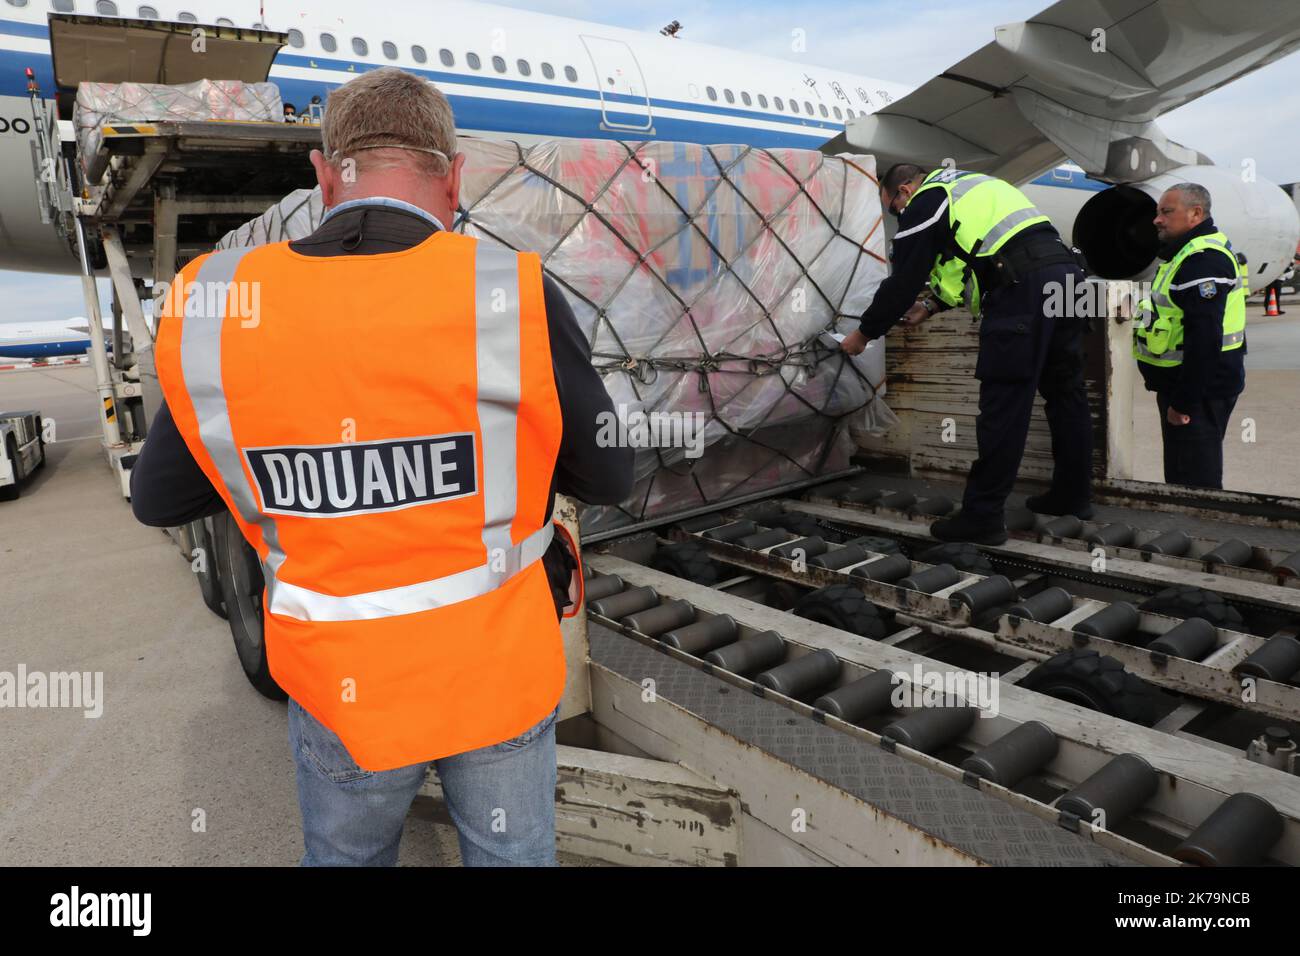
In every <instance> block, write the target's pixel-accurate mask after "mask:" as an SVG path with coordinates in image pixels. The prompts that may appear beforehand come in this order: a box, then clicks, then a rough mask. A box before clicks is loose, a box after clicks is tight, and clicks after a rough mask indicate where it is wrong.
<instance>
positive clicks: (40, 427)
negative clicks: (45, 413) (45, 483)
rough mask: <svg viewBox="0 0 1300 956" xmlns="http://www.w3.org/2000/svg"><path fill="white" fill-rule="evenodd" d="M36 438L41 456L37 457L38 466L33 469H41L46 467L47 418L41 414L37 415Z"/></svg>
mask: <svg viewBox="0 0 1300 956" xmlns="http://www.w3.org/2000/svg"><path fill="white" fill-rule="evenodd" d="M36 440H37V447H38V448H39V449H40V452H41V456H40V457H39V458H37V459H36V467H35V468H33V469H32V470H33V471H40V470H41V469H42V468H44V467H45V419H43V418H41V416H40V415H37V416H36Z"/></svg>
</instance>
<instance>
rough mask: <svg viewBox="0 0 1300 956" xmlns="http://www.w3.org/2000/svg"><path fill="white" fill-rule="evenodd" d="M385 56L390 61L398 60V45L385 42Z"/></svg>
mask: <svg viewBox="0 0 1300 956" xmlns="http://www.w3.org/2000/svg"><path fill="white" fill-rule="evenodd" d="M383 50H384V56H386V57H387V58H388V59H390V60H396V59H397V44H396V43H392V42H390V41H388V40H385V41H384V43H383Z"/></svg>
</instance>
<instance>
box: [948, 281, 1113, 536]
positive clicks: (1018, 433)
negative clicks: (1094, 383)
mask: <svg viewBox="0 0 1300 956" xmlns="http://www.w3.org/2000/svg"><path fill="white" fill-rule="evenodd" d="M1071 273H1073V274H1074V286H1073V288H1075V289H1077V288H1079V287H1080V285H1081V284H1082V283H1083V281H1084V275H1083V272H1082V271H1080V270H1079V269H1078V268H1076V267H1074V266H1071V265H1068V264H1065V263H1061V264H1057V265H1050V266H1044V267H1043V268H1041V269H1036V270H1034V271H1033V272H1030V273H1027V274H1026V275H1024V276H1022V277H1021V279H1020V281H1019V282H1017V283H1015V284H1013V285H1010V286H1004V287H1003V288H1000V289H995V290H994V291H993V292H990V293H989V294H988V295H987V296H986V297H985V299H984V303H983V310H982V311H983V318H982V319H981V320H980V327H979V358H978V359H977V360H976V363H975V377H976V378H977V379H979V383H980V395H979V417H978V418H977V419H976V421H975V438H976V442H977V443H978V446H979V458H978V459H977V460H976V462H975V464H974V465H973V466H972V468H971V470H970V476H969V477H968V478H967V481H966V493H965V495H964V497H963V499H962V511H963V512H964V513H965V514H966V515H967V516H968V517H969V518H971V519H973V520H975V521H978V522H979V523H981V524H985V523H987V524H992V525H1001V524H1002V521H1003V509H1004V506H1005V504H1006V500H1007V495H1009V494H1010V493H1011V488H1012V486H1013V485H1014V484H1015V481H1016V473H1017V472H1018V471H1019V470H1020V459H1021V458H1022V457H1023V456H1024V453H1025V439H1026V438H1027V437H1028V435H1029V418H1030V415H1031V414H1032V412H1033V407H1034V392H1035V391H1037V392H1038V393H1039V394H1041V395H1042V396H1043V399H1044V401H1045V402H1046V412H1047V424H1048V427H1049V428H1050V430H1051V433H1052V457H1053V459H1054V460H1055V467H1054V470H1053V472H1052V486H1051V490H1050V492H1049V493H1050V495H1051V497H1052V499H1053V500H1054V501H1056V502H1059V503H1062V504H1063V505H1065V506H1067V507H1075V506H1078V505H1082V504H1084V503H1086V502H1087V501H1088V500H1089V498H1090V490H1089V481H1090V477H1091V468H1092V422H1091V418H1090V416H1089V412H1088V397H1087V393H1086V391H1085V390H1084V384H1083V334H1084V327H1085V323H1086V319H1084V318H1078V317H1072V316H1069V315H1067V316H1055V317H1054V316H1051V315H1048V314H1047V312H1048V303H1049V300H1051V301H1052V302H1053V304H1054V305H1058V306H1063V307H1064V308H1065V309H1067V310H1068V309H1069V308H1070V307H1071V306H1072V305H1073V300H1074V297H1073V296H1072V295H1067V294H1066V292H1068V290H1069V289H1070V288H1071V287H1070V286H1069V285H1067V283H1068V281H1069V280H1068V276H1069V275H1070V274H1071ZM1052 283H1057V284H1059V287H1058V288H1059V290H1062V291H1058V293H1057V294H1056V295H1055V296H1054V297H1053V296H1052V288H1053V287H1052Z"/></svg>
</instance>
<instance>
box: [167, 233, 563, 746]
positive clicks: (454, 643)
mask: <svg viewBox="0 0 1300 956" xmlns="http://www.w3.org/2000/svg"><path fill="white" fill-rule="evenodd" d="M160 314H161V316H162V318H161V320H160V322H159V328H158V336H157V343H156V345H155V354H156V358H157V368H158V379H159V382H160V384H161V385H162V390H163V394H164V396H165V397H166V400H167V404H168V406H169V408H170V409H171V412H172V416H173V417H174V418H175V420H176V425H177V427H178V429H179V430H180V433H181V436H182V437H183V438H184V439H185V443H186V445H188V446H189V449H190V451H191V452H192V453H193V455H194V457H195V459H196V460H197V461H198V463H199V465H200V466H201V467H202V468H203V471H204V472H205V473H206V474H207V476H208V477H209V478H210V479H211V480H212V483H213V485H214V486H215V487H216V489H217V491H218V492H220V494H221V497H222V498H224V499H225V501H226V504H227V505H228V506H229V508H230V512H231V514H232V515H233V516H234V518H235V520H236V521H237V522H238V523H239V527H240V529H241V530H242V531H243V533H244V536H245V538H247V539H248V542H249V544H250V545H251V546H252V547H253V548H255V549H256V550H257V553H258V556H259V557H260V558H261V562H262V568H263V572H264V575H265V578H266V591H265V594H264V597H263V609H264V617H265V639H266V648H267V660H268V663H269V665H270V670H271V674H272V676H274V677H275V679H276V681H277V682H278V683H279V684H280V686H281V687H282V688H283V689H284V690H285V691H286V692H287V693H288V694H289V695H290V696H291V697H293V698H294V699H295V700H297V701H298V702H299V703H300V704H302V706H303V707H304V708H306V709H307V711H308V712H310V713H311V714H312V715H313V716H314V717H316V718H317V719H318V720H319V721H320V722H321V723H323V724H324V725H325V726H327V727H329V728H330V729H331V730H333V731H334V732H335V733H336V734H338V736H339V738H340V739H341V740H342V741H343V744H344V745H345V746H346V747H347V749H348V752H349V753H350V754H351V755H352V757H353V758H354V759H355V760H356V762H357V764H358V765H359V766H361V767H362V768H363V769H366V770H389V769H392V768H395V767H401V766H406V765H407V764H412V763H417V762H420V761H425V760H433V759H436V758H439V757H444V756H448V755H451V754H456V753H461V752H463V751H466V750H473V749H475V748H478V747H484V746H490V745H492V744H497V743H500V742H501V741H503V740H508V739H510V738H511V737H515V736H518V735H519V734H520V733H522V732H523V731H525V730H527V729H528V728H529V727H531V726H533V725H534V724H536V723H537V722H538V721H540V720H541V719H542V718H543V717H545V716H546V715H547V714H549V713H550V712H551V710H552V709H553V708H554V707H555V705H556V703H557V702H558V701H559V699H560V696H561V694H562V692H563V688H564V651H563V646H562V641H561V637H560V630H559V624H558V622H557V621H556V615H555V605H554V601H553V599H552V597H551V592H550V587H549V585H548V584H547V579H546V573H545V570H544V569H543V567H542V562H541V561H540V560H539V559H540V558H541V556H542V554H543V552H544V551H545V550H546V546H547V544H548V543H549V542H550V540H551V535H552V533H553V526H552V525H551V523H550V522H549V521H548V517H549V516H548V515H547V513H546V508H547V500H548V495H549V490H550V484H551V476H552V473H553V471H554V466H555V458H556V454H557V452H558V449H559V444H560V435H561V416H560V406H559V398H558V396H557V395H556V391H555V379H554V372H553V368H552V365H551V350H550V339H549V336H548V334H547V324H546V309H545V304H544V300H543V294H542V272H541V261H540V259H539V258H538V257H537V255H536V254H533V253H515V252H512V251H509V250H503V249H500V248H494V247H491V246H488V245H486V244H485V243H482V242H480V241H478V240H476V239H473V238H471V237H468V236H463V235H458V234H455V233H448V232H441V231H439V232H436V233H434V234H433V235H432V236H430V237H429V238H428V239H427V240H425V241H424V242H423V243H421V244H420V245H418V246H415V247H413V248H411V249H407V250H404V251H401V252H392V253H385V254H379V255H364V256H338V257H309V256H302V255H299V254H298V253H296V252H294V251H293V250H291V249H290V248H289V245H288V243H283V242H282V243H276V244H272V245H265V246H259V247H255V248H249V249H230V250H224V251H220V252H215V253H211V254H208V255H206V256H202V257H200V258H198V259H195V260H194V261H193V262H191V263H189V264H188V265H187V266H186V267H185V269H184V270H183V271H182V272H181V274H180V275H179V276H177V279H176V285H174V287H173V293H172V294H171V295H169V296H168V298H167V300H166V302H165V304H164V308H163V309H162V311H161V313H160Z"/></svg>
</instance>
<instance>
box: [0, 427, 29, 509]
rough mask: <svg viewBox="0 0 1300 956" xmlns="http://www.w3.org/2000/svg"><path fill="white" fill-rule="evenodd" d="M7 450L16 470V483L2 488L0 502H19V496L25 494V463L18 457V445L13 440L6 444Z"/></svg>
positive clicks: (10, 461)
mask: <svg viewBox="0 0 1300 956" xmlns="http://www.w3.org/2000/svg"><path fill="white" fill-rule="evenodd" d="M5 448H7V449H8V455H9V464H10V466H11V467H12V468H13V470H14V483H13V484H12V485H5V486H4V487H3V488H0V501H17V500H18V496H19V495H21V494H22V493H23V492H22V483H23V477H24V475H23V463H22V459H20V458H19V457H18V445H17V444H16V443H15V442H14V440H13V439H12V438H10V439H9V440H8V441H7V442H5Z"/></svg>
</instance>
